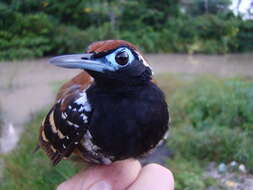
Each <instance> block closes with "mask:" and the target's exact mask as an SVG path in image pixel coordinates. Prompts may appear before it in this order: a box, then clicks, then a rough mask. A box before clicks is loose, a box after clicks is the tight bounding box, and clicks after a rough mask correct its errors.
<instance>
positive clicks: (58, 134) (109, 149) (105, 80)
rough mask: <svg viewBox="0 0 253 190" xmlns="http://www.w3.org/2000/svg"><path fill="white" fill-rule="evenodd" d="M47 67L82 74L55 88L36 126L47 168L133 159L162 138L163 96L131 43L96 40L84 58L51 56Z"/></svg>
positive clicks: (165, 112)
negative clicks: (73, 161) (74, 159)
mask: <svg viewBox="0 0 253 190" xmlns="http://www.w3.org/2000/svg"><path fill="white" fill-rule="evenodd" d="M50 63H51V64H53V65H56V66H59V67H64V68H74V69H81V70H83V71H82V72H81V73H79V74H78V75H77V76H75V77H74V78H73V79H72V80H70V81H69V82H66V83H65V84H64V85H63V86H62V87H61V88H60V90H59V92H58V94H57V98H56V102H55V104H54V105H53V107H52V108H51V109H50V111H49V112H48V114H47V115H46V117H45V118H44V120H43V121H42V124H41V127H40V134H39V147H41V148H42V149H43V150H44V151H45V152H46V153H47V155H48V157H49V158H50V160H51V161H52V164H53V165H56V164H58V163H59V162H60V161H61V160H62V159H66V158H69V157H70V156H71V155H77V156H78V157H79V158H81V160H83V161H85V162H90V163H95V164H105V165H108V164H111V163H112V162H114V161H117V160H123V159H127V158H139V157H140V156H143V155H145V154H146V153H148V152H150V151H151V150H153V149H154V148H155V147H156V146H158V145H159V144H161V143H162V142H163V140H164V139H166V136H167V134H168V128H169V112H168V106H167V104H166V101H165V97H164V94H163V92H162V91H161V90H160V89H159V88H158V87H157V85H156V84H155V82H154V81H153V77H152V70H151V67H150V66H149V65H148V63H147V61H146V60H145V59H144V58H143V56H142V55H141V53H140V51H139V50H138V49H137V48H136V47H135V46H134V45H132V44H131V43H129V42H127V41H123V40H106V41H98V42H94V43H92V44H91V45H89V47H88V49H87V52H86V53H82V54H73V55H63V56H57V57H54V58H52V59H51V60H50Z"/></svg>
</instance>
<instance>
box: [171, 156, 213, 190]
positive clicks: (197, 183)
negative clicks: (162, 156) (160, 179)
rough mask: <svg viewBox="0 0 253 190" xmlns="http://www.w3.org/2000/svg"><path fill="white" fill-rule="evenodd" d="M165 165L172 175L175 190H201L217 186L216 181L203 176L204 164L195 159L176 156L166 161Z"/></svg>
mask: <svg viewBox="0 0 253 190" xmlns="http://www.w3.org/2000/svg"><path fill="white" fill-rule="evenodd" d="M167 165H168V168H170V170H171V171H172V172H173V174H174V177H175V189H176V190H193V189H194V190H203V189H207V188H208V187H210V186H212V187H215V186H218V183H217V181H215V180H214V179H211V178H208V177H205V176H204V166H203V165H204V164H203V163H202V164H201V163H200V162H199V161H198V160H196V159H193V158H191V159H186V157H180V156H176V157H175V158H173V159H170V160H168V163H167Z"/></svg>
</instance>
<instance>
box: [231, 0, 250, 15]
mask: <svg viewBox="0 0 253 190" xmlns="http://www.w3.org/2000/svg"><path fill="white" fill-rule="evenodd" d="M237 2H238V0H232V6H231V9H233V10H234V11H235V13H236V14H237V10H236V5H237ZM250 2H251V0H242V2H241V5H240V7H239V11H240V12H241V13H243V14H245V13H247V9H248V7H249V5H250Z"/></svg>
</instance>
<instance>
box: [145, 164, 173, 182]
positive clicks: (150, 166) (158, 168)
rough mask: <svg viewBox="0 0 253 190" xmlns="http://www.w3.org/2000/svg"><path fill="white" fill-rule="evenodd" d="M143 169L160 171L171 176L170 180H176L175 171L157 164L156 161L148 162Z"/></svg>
mask: <svg viewBox="0 0 253 190" xmlns="http://www.w3.org/2000/svg"><path fill="white" fill-rule="evenodd" d="M143 170H148V171H154V172H159V173H160V174H161V175H163V176H167V177H168V178H169V180H173V181H174V175H173V173H172V172H171V171H170V170H169V169H168V168H165V167H163V166H161V165H159V164H155V163H152V164H148V165H146V166H145V167H144V168H143Z"/></svg>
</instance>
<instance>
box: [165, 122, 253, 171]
mask: <svg viewBox="0 0 253 190" xmlns="http://www.w3.org/2000/svg"><path fill="white" fill-rule="evenodd" d="M252 135H253V133H248V132H247V131H242V130H240V129H232V128H229V127H222V126H212V127H210V129H206V130H199V129H196V128H194V127H192V126H190V125H185V124H184V125H182V126H177V127H176V128H174V129H172V134H171V139H169V147H170V148H172V149H173V150H175V152H176V154H179V155H181V156H182V157H184V158H188V159H189V160H191V159H198V160H202V161H203V160H206V161H217V162H227V163H228V162H230V161H233V160H236V161H238V162H241V163H244V164H245V165H246V166H247V168H248V169H250V170H251V171H253V150H252V148H251V146H252V144H253V139H252V137H253V136H252Z"/></svg>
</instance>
